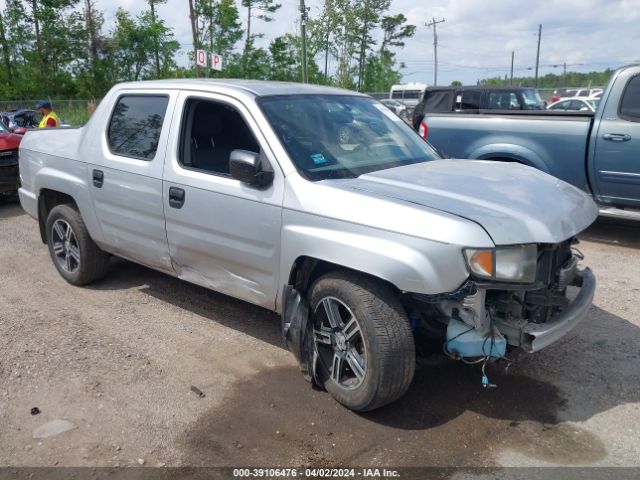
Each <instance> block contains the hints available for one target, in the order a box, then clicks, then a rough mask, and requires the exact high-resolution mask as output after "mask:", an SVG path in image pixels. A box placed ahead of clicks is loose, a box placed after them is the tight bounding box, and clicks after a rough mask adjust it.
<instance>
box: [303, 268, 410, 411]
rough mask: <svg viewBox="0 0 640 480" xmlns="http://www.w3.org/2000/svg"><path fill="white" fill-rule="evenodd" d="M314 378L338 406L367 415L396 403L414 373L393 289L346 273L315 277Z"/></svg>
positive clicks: (407, 334)
mask: <svg viewBox="0 0 640 480" xmlns="http://www.w3.org/2000/svg"><path fill="white" fill-rule="evenodd" d="M310 303H311V308H312V311H313V312H314V319H315V320H314V322H315V323H314V342H315V347H316V349H317V351H318V365H317V373H318V376H319V379H320V380H321V382H322V383H323V384H324V387H325V389H326V390H327V391H328V392H329V393H330V394H331V396H333V397H334V398H335V399H336V400H337V401H338V402H340V403H341V404H342V405H344V406H346V407H347V408H350V409H351V410H355V411H369V410H374V409H376V408H379V407H382V406H383V405H386V404H389V403H391V402H393V401H395V400H397V399H398V398H400V397H401V396H402V395H404V393H405V392H406V391H407V389H408V388H409V385H410V384H411V380H412V379H413V373H414V370H415V345H414V340H413V334H412V332H411V327H410V325H409V321H408V319H407V316H406V313H405V311H404V309H403V308H402V305H401V304H400V302H399V300H398V298H397V295H396V294H395V292H393V290H392V289H391V288H390V287H388V286H387V285H385V284H383V283H382V282H378V281H376V280H374V279H371V278H369V277H366V276H364V275H359V274H355V273H351V272H335V273H330V274H327V275H325V276H323V277H320V278H319V279H318V280H317V281H316V282H315V283H314V284H313V286H312V287H311V293H310Z"/></svg>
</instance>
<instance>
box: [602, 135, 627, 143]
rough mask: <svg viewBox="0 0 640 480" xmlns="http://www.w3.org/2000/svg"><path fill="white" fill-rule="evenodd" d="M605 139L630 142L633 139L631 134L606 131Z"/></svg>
mask: <svg viewBox="0 0 640 480" xmlns="http://www.w3.org/2000/svg"><path fill="white" fill-rule="evenodd" d="M602 138H604V139H605V140H611V141H612V142H628V141H629V140H631V135H627V134H624V133H605V134H604V135H602Z"/></svg>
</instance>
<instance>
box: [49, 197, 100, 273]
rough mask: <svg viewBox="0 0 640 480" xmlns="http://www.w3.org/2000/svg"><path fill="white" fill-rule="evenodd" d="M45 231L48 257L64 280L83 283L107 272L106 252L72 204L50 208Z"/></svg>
mask: <svg viewBox="0 0 640 480" xmlns="http://www.w3.org/2000/svg"><path fill="white" fill-rule="evenodd" d="M46 233H47V245H48V246H49V254H50V255H51V260H52V261H53V264H54V265H55V267H56V269H57V270H58V272H59V273H60V275H62V277H63V278H64V279H65V280H66V281H67V282H69V283H71V284H72V285H86V284H88V283H91V282H93V281H94V280H97V279H99V278H101V277H103V276H104V275H105V274H106V273H107V270H108V269H109V254H107V253H105V252H103V251H102V250H101V249H100V248H99V247H98V246H97V245H96V244H95V242H94V241H93V239H92V238H91V236H90V235H89V232H88V231H87V227H86V226H85V224H84V222H83V221H82V217H81V216H80V212H78V211H77V210H76V209H75V208H73V207H72V206H71V205H57V206H55V207H54V208H52V209H51V212H49V216H48V217H47V225H46Z"/></svg>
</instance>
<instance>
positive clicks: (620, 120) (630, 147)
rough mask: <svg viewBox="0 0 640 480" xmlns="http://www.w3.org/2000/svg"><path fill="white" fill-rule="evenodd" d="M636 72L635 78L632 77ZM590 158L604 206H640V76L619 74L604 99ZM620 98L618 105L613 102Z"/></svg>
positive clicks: (592, 141) (629, 73)
mask: <svg viewBox="0 0 640 480" xmlns="http://www.w3.org/2000/svg"><path fill="white" fill-rule="evenodd" d="M633 71H635V72H636V73H635V75H633ZM607 98H608V100H607V103H606V104H605V105H601V106H600V108H601V109H603V111H602V112H598V113H597V114H596V115H598V114H601V118H600V122H599V125H598V127H597V129H594V132H593V134H592V137H591V143H592V145H593V146H592V148H591V149H590V150H591V151H590V155H591V156H592V157H591V158H592V159H593V164H592V169H591V171H592V173H593V174H594V175H595V180H596V181H595V189H596V192H597V193H598V194H599V195H600V197H601V198H602V199H603V201H604V202H608V203H613V204H616V203H617V204H622V205H634V206H636V205H637V206H640V74H638V73H637V69H633V70H631V69H630V71H628V72H622V73H621V74H620V77H619V78H618V79H617V80H616V83H615V84H614V85H613V87H612V89H611V91H610V92H609V94H608V95H607ZM617 98H620V99H621V100H620V103H618V102H614V101H613V99H617Z"/></svg>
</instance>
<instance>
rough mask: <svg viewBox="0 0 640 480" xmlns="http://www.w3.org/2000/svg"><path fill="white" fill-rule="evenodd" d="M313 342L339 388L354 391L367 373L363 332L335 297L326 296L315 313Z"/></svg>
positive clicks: (319, 356)
mask: <svg viewBox="0 0 640 480" xmlns="http://www.w3.org/2000/svg"><path fill="white" fill-rule="evenodd" d="M315 317H316V325H315V328H314V340H315V344H316V349H317V351H318V358H319V360H320V361H321V362H323V364H324V367H325V369H326V371H328V372H329V375H330V378H331V380H332V381H333V382H335V383H336V384H337V385H338V386H340V387H342V388H345V389H355V388H358V387H359V386H360V385H362V382H363V381H364V377H365V375H366V373H367V361H366V359H367V353H366V347H365V343H364V339H363V337H362V329H361V328H360V325H359V323H358V320H357V319H356V317H355V315H354V314H353V312H351V310H350V309H349V307H347V306H346V305H345V304H344V303H343V302H342V301H340V300H338V299H337V298H335V297H324V298H323V299H321V300H320V302H319V303H318V305H317V306H316V310H315Z"/></svg>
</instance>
